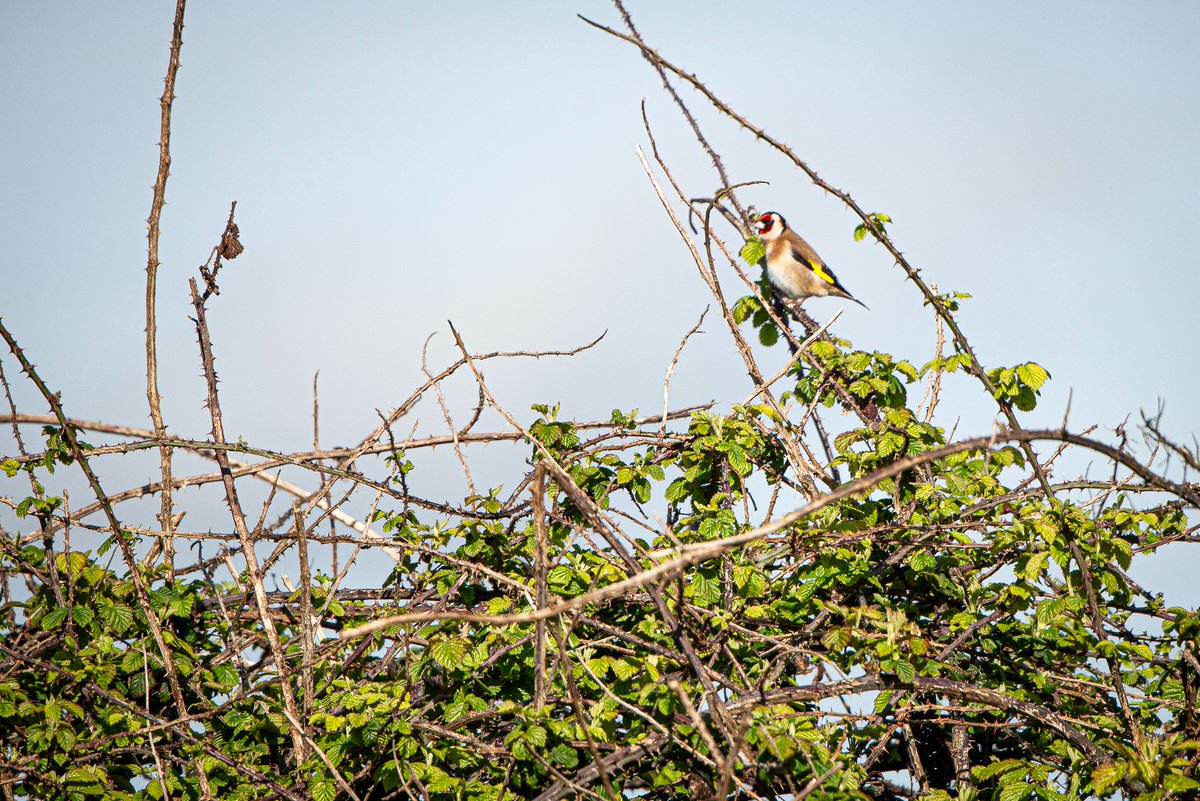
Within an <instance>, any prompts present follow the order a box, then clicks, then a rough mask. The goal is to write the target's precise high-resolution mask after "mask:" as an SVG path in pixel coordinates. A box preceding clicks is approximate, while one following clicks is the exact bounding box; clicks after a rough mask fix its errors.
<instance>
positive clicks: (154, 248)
mask: <svg viewBox="0 0 1200 801" xmlns="http://www.w3.org/2000/svg"><path fill="white" fill-rule="evenodd" d="M185 5H186V0H177V2H176V4H175V24H174V25H173V26H172V30H171V56H170V59H169V60H168V62H167V77H166V80H165V85H164V87H163V94H162V98H161V99H160V100H159V105H160V106H161V107H162V118H161V120H160V122H159V135H158V176H157V177H156V178H155V181H154V199H153V200H152V201H151V203H150V218H149V219H148V220H147V221H146V223H147V230H146V240H147V243H148V247H147V256H146V400H147V401H148V402H149V404H150V419H151V421H152V423H153V425H154V435H155V436H156V437H158V438H159V439H162V438H164V437H166V433H167V429H166V425H165V424H164V423H163V415H162V397H161V396H160V395H159V391H158V345H157V337H158V323H157V319H156V312H155V304H156V298H157V294H158V266H159V261H158V239H159V232H160V224H161V221H162V209H163V204H164V203H165V202H166V192H167V176H168V175H170V173H171V106H172V104H173V103H174V102H175V75H176V73H178V72H179V50H180V48H182V47H183V10H184V6H185ZM158 457H159V468H160V470H161V472H162V486H163V491H162V496H161V501H162V503H161V507H160V511H159V525H161V526H162V529H163V531H166V532H167V533H168V537H167V539H166V540H165V542H164V545H163V561H164V562H165V563H166V564H167V565H168V570H170V569H171V565H172V564H173V562H174V557H175V543H174V541H173V539H172V538H171V537H170V536H169V535H170V532H171V527H172V525H173V521H172V517H173V515H174V509H173V507H172V505H171V449H170V448H167V447H161V448H159V451H158ZM168 575H169V574H168Z"/></svg>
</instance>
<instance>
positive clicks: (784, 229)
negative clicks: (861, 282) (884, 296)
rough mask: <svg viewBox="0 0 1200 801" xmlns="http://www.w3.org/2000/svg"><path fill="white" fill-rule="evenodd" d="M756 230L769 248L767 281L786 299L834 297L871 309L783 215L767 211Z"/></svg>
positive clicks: (755, 224) (755, 227) (758, 220)
mask: <svg viewBox="0 0 1200 801" xmlns="http://www.w3.org/2000/svg"><path fill="white" fill-rule="evenodd" d="M754 230H755V231H756V232H757V233H758V236H759V238H760V239H762V241H763V243H764V244H765V245H766V249H767V278H769V279H770V280H771V283H772V284H773V285H774V286H775V288H776V289H778V290H779V291H780V292H781V293H783V294H784V295H785V296H787V297H789V298H794V299H796V300H803V299H805V298H811V297H814V296H818V297H819V296H824V295H834V296H836V297H839V298H846V299H847V300H852V301H854V302H855V303H857V304H858V305H859V306H862V307H863V308H864V309H865V308H868V307H867V304H865V303H863V302H862V301H861V300H859V299H858V298H856V297H854V296H853V295H851V294H850V292H849V290H847V289H846V287H844V286H842V282H841V281H839V280H838V279H837V276H836V275H834V274H833V270H831V269H829V266H828V265H827V264H825V262H824V261H822V260H821V257H820V256H818V255H817V252H816V251H815V250H813V249H812V246H811V245H809V244H808V243H807V242H805V241H804V240H803V239H801V238H800V235H799V234H797V233H796V232H795V231H793V230H792V229H791V228H788V224H787V221H786V220H784V219H783V215H781V214H779V213H778V212H774V211H768V212H767V213H766V214H763V215H762V216H761V217H759V218H758V219H757V220H756V221H755V222H754Z"/></svg>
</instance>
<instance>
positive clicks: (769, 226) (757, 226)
mask: <svg viewBox="0 0 1200 801" xmlns="http://www.w3.org/2000/svg"><path fill="white" fill-rule="evenodd" d="M785 227H786V223H784V221H783V217H781V216H779V214H778V213H776V212H774V211H768V212H767V213H766V214H764V215H762V216H761V217H759V218H758V219H757V220H756V221H755V223H754V230H755V231H757V232H758V235H759V236H760V237H762V238H763V239H774V238H775V237H777V236H779V235H780V234H782V233H783V229H784V228H785Z"/></svg>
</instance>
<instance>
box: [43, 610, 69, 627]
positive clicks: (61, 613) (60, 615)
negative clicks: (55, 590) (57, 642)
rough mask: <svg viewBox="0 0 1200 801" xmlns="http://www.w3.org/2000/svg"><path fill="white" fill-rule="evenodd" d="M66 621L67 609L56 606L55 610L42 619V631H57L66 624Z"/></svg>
mask: <svg viewBox="0 0 1200 801" xmlns="http://www.w3.org/2000/svg"><path fill="white" fill-rule="evenodd" d="M66 620H67V607H65V606H56V607H55V608H53V609H51V610H50V611H49V612H47V613H46V616H45V617H43V618H42V629H43V630H44V631H49V630H50V629H56V628H58V627H59V626H61V625H62V624H63V623H65V622H66Z"/></svg>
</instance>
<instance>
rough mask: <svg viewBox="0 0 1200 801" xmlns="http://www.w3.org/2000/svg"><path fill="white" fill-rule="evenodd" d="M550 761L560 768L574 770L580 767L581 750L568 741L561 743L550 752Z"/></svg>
mask: <svg viewBox="0 0 1200 801" xmlns="http://www.w3.org/2000/svg"><path fill="white" fill-rule="evenodd" d="M550 761H551V762H553V763H554V764H556V765H558V766H559V767H560V768H566V769H567V770H574V769H575V768H577V767H579V752H578V751H576V750H575V749H574V748H572V747H571V746H569V745H567V744H566V743H559V744H558V745H556V746H554V750H552V751H551V752H550Z"/></svg>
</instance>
